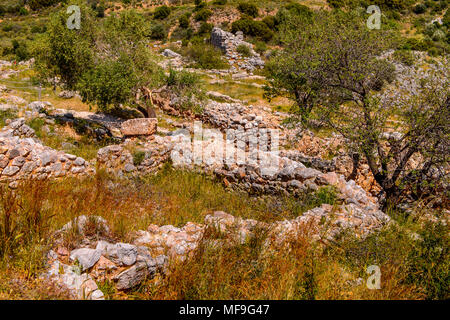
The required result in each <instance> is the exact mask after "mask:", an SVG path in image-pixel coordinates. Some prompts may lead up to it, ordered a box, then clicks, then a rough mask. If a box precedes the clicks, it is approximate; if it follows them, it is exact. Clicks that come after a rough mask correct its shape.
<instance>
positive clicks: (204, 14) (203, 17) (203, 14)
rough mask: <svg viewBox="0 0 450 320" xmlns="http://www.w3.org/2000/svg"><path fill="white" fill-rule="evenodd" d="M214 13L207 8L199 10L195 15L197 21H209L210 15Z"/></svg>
mask: <svg viewBox="0 0 450 320" xmlns="http://www.w3.org/2000/svg"><path fill="white" fill-rule="evenodd" d="M212 15H213V12H212V11H211V10H209V9H207V8H203V9H201V10H199V11H198V12H197V13H196V14H195V15H194V19H195V21H207V20H208V19H209V17H211V16H212Z"/></svg>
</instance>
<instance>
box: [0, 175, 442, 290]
mask: <svg viewBox="0 0 450 320" xmlns="http://www.w3.org/2000/svg"><path fill="white" fill-rule="evenodd" d="M0 194H1V197H0V244H1V246H0V298H4V299H27V298H28V299H53V298H63V299H66V298H69V297H68V296H67V294H66V293H64V292H61V291H58V289H57V288H54V287H52V286H51V285H50V284H48V283H42V282H40V280H38V275H39V274H40V273H41V272H42V271H43V270H44V268H45V265H44V262H45V253H46V252H47V250H48V249H49V248H51V247H52V243H53V239H52V235H53V234H54V231H56V230H58V229H59V228H61V227H62V226H63V225H64V224H66V223H67V222H68V221H70V220H72V219H73V218H75V217H77V216H79V215H83V214H84V215H88V216H92V215H97V216H102V217H103V218H105V219H106V220H107V221H108V224H109V225H110V227H111V230H112V233H113V234H112V238H111V239H110V240H111V241H123V242H129V241H131V239H132V237H133V236H132V233H133V231H136V230H143V229H146V228H147V227H148V225H149V224H157V225H165V224H172V225H175V226H182V225H184V224H185V223H186V222H188V221H192V222H198V223H202V222H203V220H204V217H205V215H206V214H209V213H211V212H213V211H215V210H223V211H226V212H228V213H230V214H233V215H235V216H242V217H244V218H254V219H257V220H261V221H273V220H281V219H283V218H292V217H295V216H297V215H299V214H301V212H302V211H303V210H306V209H307V208H308V207H309V206H311V205H314V206H315V205H317V204H318V203H320V202H321V201H322V202H323V201H325V200H326V199H325V198H329V196H330V193H329V192H328V193H325V192H324V191H322V193H320V194H315V195H309V196H308V197H305V198H304V199H300V200H301V201H302V202H306V203H303V204H301V203H299V202H295V201H296V200H295V199H288V198H286V199H282V198H280V199H278V201H277V202H276V201H274V199H261V198H259V199H258V198H253V197H250V196H248V195H246V194H240V193H235V192H230V191H227V190H226V189H225V188H224V187H223V186H222V184H221V183H218V182H215V181H214V180H213V179H211V177H208V176H204V175H201V174H196V173H192V172H184V171H178V170H173V169H171V168H170V167H167V168H165V169H163V170H162V171H161V172H160V173H159V174H157V175H155V176H147V177H141V178H139V179H137V178H136V179H118V178H114V177H111V176H109V175H107V174H106V173H104V172H102V171H101V170H99V172H98V173H97V175H96V176H94V177H90V178H86V179H84V180H79V179H75V178H65V179H63V180H59V181H39V182H27V183H24V184H22V185H20V186H19V188H18V189H17V190H9V189H8V188H7V187H6V186H4V187H2V189H1V190H0ZM310 198H314V199H315V200H314V201H312V202H311V201H310V202H308V201H307V200H308V199H310ZM297 200H298V201H300V200H299V199H297ZM328 200H330V199H328ZM316 201H319V202H316ZM417 230H418V232H422V231H423V230H424V232H425V233H421V234H422V236H423V237H425V238H424V239H425V240H424V241H423V242H419V243H416V242H413V241H412V240H411V238H410V236H409V234H408V233H407V232H405V230H404V228H401V227H395V228H393V227H392V228H387V229H386V230H384V231H382V232H380V233H377V234H374V235H373V236H371V237H369V238H367V239H365V240H361V239H356V238H354V237H352V236H351V234H350V235H344V236H343V237H342V239H337V241H336V242H335V243H332V244H329V245H328V246H322V245H321V244H317V243H316V244H313V243H312V242H311V241H310V240H309V239H310V234H309V233H310V232H311V228H308V227H305V229H304V230H303V236H302V237H299V238H295V239H290V241H289V245H288V246H287V247H283V248H278V249H277V250H270V251H268V250H267V249H265V247H264V241H265V237H266V236H265V233H264V232H256V233H255V234H256V237H254V238H251V239H249V240H248V241H247V242H246V243H244V244H237V245H235V246H232V247H229V246H228V247H227V246H214V245H212V244H213V243H214V242H213V241H210V240H217V239H221V238H218V234H217V232H214V230H212V231H211V232H207V233H206V234H205V236H204V239H203V240H202V241H201V243H200V246H199V248H198V249H197V250H196V251H194V253H193V254H192V256H191V257H189V258H188V259H186V260H185V261H184V262H180V261H172V263H171V265H170V266H169V273H168V274H167V275H166V276H158V277H157V278H156V279H152V280H149V281H147V282H145V283H144V284H142V285H140V286H139V287H137V288H134V289H133V290H131V291H127V292H117V291H116V290H115V289H114V286H113V284H111V283H107V282H105V283H99V287H100V288H101V289H102V291H103V292H104V293H105V295H106V296H107V297H109V298H112V299H423V298H425V297H426V298H434V299H435V298H439V297H440V298H445V297H447V298H448V296H449V293H448V283H446V280H445V279H448V268H447V267H446V266H448V263H449V261H450V259H448V229H447V236H445V234H446V233H442V231H439V232H437V231H436V230H437V229H436V230H433V229H432V228H430V227H428V226H427V227H425V228H423V229H417ZM420 230H422V231H420ZM90 231H91V232H90V234H91V236H92V237H94V238H95V237H97V236H98V235H99V234H101V230H99V229H98V228H97V227H96V225H92V228H90ZM444 231H445V230H444ZM427 234H428V235H427ZM443 234H444V235H443ZM80 240H81V239H80V238H79V237H77V235H72V236H69V237H67V238H65V241H66V243H65V245H66V246H67V247H68V248H69V249H72V248H75V247H76V246H77V245H78V244H77V243H78V242H79V241H80ZM436 248H444V249H443V251H441V252H440V251H436ZM371 264H375V265H379V266H380V268H381V272H382V278H381V286H382V288H381V290H369V289H368V288H367V287H366V285H365V282H366V279H367V277H368V275H367V274H366V268H367V266H368V265H371ZM358 278H362V279H363V280H362V282H361V283H360V284H359V285H355V284H354V283H355V280H356V279H358ZM446 285H447V288H446Z"/></svg>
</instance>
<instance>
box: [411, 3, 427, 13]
mask: <svg viewBox="0 0 450 320" xmlns="http://www.w3.org/2000/svg"><path fill="white" fill-rule="evenodd" d="M426 10H427V7H426V6H425V5H424V4H422V3H419V4H417V5H415V6H414V7H413V9H412V11H413V12H414V13H415V14H421V13H424V12H425V11H426Z"/></svg>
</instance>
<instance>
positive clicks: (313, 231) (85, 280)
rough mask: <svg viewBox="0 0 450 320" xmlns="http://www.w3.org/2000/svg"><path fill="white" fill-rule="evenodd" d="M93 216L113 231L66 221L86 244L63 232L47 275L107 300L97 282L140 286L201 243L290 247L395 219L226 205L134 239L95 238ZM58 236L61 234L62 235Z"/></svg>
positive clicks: (341, 210) (352, 208) (356, 211)
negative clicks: (280, 216)
mask: <svg viewBox="0 0 450 320" xmlns="http://www.w3.org/2000/svg"><path fill="white" fill-rule="evenodd" d="M89 219H93V221H95V223H96V224H98V225H99V226H100V227H101V228H103V230H104V231H105V232H104V234H105V236H107V235H108V234H109V227H108V226H107V223H106V221H105V220H104V219H102V218H101V217H96V216H91V217H87V216H80V217H77V218H76V220H75V221H71V222H69V223H68V224H66V225H65V226H64V227H63V228H62V229H61V230H59V231H58V232H57V233H56V235H57V236H61V235H64V233H65V232H70V230H72V228H74V227H76V228H78V232H79V233H80V234H81V235H82V236H83V237H84V239H83V241H82V246H81V247H78V248H76V249H74V250H71V251H69V250H68V249H67V248H65V247H64V246H63V243H64V242H63V241H61V237H59V240H57V241H56V243H55V247H57V248H55V249H54V250H51V251H50V252H49V254H48V262H49V265H50V267H49V269H48V271H47V272H46V273H44V274H43V275H42V277H45V278H47V279H51V280H53V281H55V282H56V283H57V284H58V285H60V286H65V287H66V288H69V289H70V290H71V291H72V292H73V293H74V295H76V296H77V297H78V298H79V299H91V300H102V299H104V295H103V293H102V292H101V291H100V290H99V289H98V286H97V282H102V281H105V280H109V281H111V282H112V283H114V285H115V287H116V288H117V289H118V290H128V289H132V288H134V287H136V286H137V285H139V284H140V283H141V282H142V281H144V280H145V279H152V278H154V277H155V276H156V275H157V274H166V273H167V272H169V271H168V266H169V264H170V263H171V262H176V261H184V260H185V259H186V258H188V257H189V255H191V254H192V253H193V252H194V251H195V250H196V249H197V248H198V247H199V245H200V243H202V242H203V243H205V244H207V245H210V246H213V247H216V248H219V247H222V248H227V247H230V246H235V245H239V244H244V243H246V242H247V241H249V240H250V239H251V238H252V237H255V236H261V235H263V236H264V237H265V240H264V246H263V252H261V253H262V254H264V253H265V252H270V250H280V249H288V248H289V244H291V243H292V242H295V241H298V240H299V239H301V238H302V237H306V236H308V238H309V239H311V240H313V241H319V240H322V243H327V241H329V240H333V239H334V238H335V237H337V236H338V235H339V234H341V233H342V232H345V231H351V232H354V233H355V234H356V235H357V236H359V237H366V236H367V235H369V234H370V233H372V232H374V231H375V230H377V229H379V228H381V227H382V226H384V225H385V224H386V223H388V222H389V220H390V219H389V217H388V216H387V215H386V214H384V213H383V212H381V211H374V212H366V211H363V210H362V209H361V208H360V207H358V206H356V205H355V204H348V205H341V206H337V207H333V206H331V205H325V204H324V205H322V206H321V207H318V208H315V209H312V210H309V211H307V212H305V213H304V214H303V215H302V216H299V217H297V218H295V219H292V220H283V221H276V222H272V223H265V222H259V221H257V220H253V219H242V218H239V217H234V216H232V215H230V214H227V213H225V212H223V211H216V212H214V213H213V214H212V215H207V216H206V217H205V219H204V224H198V223H193V222H188V223H187V224H186V225H184V226H183V227H181V228H177V227H174V226H172V225H165V226H157V225H153V224H152V225H149V227H148V228H147V230H139V231H137V232H135V234H134V240H133V242H132V244H129V243H122V242H116V243H113V242H110V241H108V240H102V239H100V240H98V239H95V240H90V239H89V238H88V236H87V235H86V233H85V229H86V228H85V226H86V223H87V222H88V221H89ZM57 239H58V238H57Z"/></svg>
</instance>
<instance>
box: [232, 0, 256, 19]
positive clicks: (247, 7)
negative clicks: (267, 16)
mask: <svg viewBox="0 0 450 320" xmlns="http://www.w3.org/2000/svg"><path fill="white" fill-rule="evenodd" d="M237 9H238V10H239V11H240V12H241V13H243V14H246V15H248V16H250V17H253V18H255V17H257V16H258V13H259V10H258V7H257V6H256V5H255V4H254V3H247V2H242V3H239V4H238V6H237Z"/></svg>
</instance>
